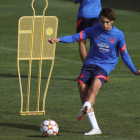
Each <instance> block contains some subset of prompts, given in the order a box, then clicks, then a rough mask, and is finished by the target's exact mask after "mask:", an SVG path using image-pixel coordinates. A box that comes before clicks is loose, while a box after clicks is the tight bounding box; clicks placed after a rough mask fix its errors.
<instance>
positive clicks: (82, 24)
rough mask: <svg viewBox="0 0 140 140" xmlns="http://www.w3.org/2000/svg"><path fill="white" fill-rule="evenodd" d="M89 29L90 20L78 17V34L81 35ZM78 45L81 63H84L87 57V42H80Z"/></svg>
mask: <svg viewBox="0 0 140 140" xmlns="http://www.w3.org/2000/svg"><path fill="white" fill-rule="evenodd" d="M88 27H89V19H86V18H79V17H78V20H77V25H76V32H77V33H79V32H80V31H82V30H84V29H86V28H88ZM78 45H79V54H80V58H81V61H82V62H83V63H84V61H85V59H86V57H87V48H86V40H82V41H79V42H78Z"/></svg>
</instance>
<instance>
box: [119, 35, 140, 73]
mask: <svg viewBox="0 0 140 140" xmlns="http://www.w3.org/2000/svg"><path fill="white" fill-rule="evenodd" d="M122 44H123V45H122ZM118 45H119V46H118V47H119V51H120V54H121V58H122V60H123V62H124V63H125V65H126V66H127V67H128V68H129V69H130V70H131V71H132V72H133V73H134V74H135V75H140V70H136V68H135V67H134V65H133V62H132V60H131V58H130V56H129V54H128V52H127V50H126V44H125V39H124V35H123V34H121V40H120V41H119V43H118ZM121 46H122V47H121Z"/></svg>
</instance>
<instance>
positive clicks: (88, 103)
mask: <svg viewBox="0 0 140 140" xmlns="http://www.w3.org/2000/svg"><path fill="white" fill-rule="evenodd" d="M85 106H87V107H88V110H90V109H91V104H90V102H85V103H84V105H83V107H85Z"/></svg>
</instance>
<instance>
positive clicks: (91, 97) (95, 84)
mask: <svg viewBox="0 0 140 140" xmlns="http://www.w3.org/2000/svg"><path fill="white" fill-rule="evenodd" d="M101 86H102V83H101V81H100V80H99V79H94V80H92V82H91V86H90V88H89V90H88V96H87V99H86V102H85V103H84V105H85V106H84V105H83V108H85V107H86V105H87V106H88V107H87V108H90V109H89V110H87V117H88V119H89V121H90V124H91V126H92V130H91V131H90V132H88V133H85V134H84V135H95V134H102V132H101V130H100V128H99V126H98V123H97V120H96V117H95V113H94V110H93V108H92V106H93V105H94V103H95V98H96V96H97V94H98V91H99V90H100V88H101ZM88 104H89V105H88Z"/></svg>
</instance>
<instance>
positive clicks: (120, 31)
mask: <svg viewBox="0 0 140 140" xmlns="http://www.w3.org/2000/svg"><path fill="white" fill-rule="evenodd" d="M113 29H114V32H116V33H117V34H123V31H122V30H120V29H118V28H117V27H115V26H113Z"/></svg>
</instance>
